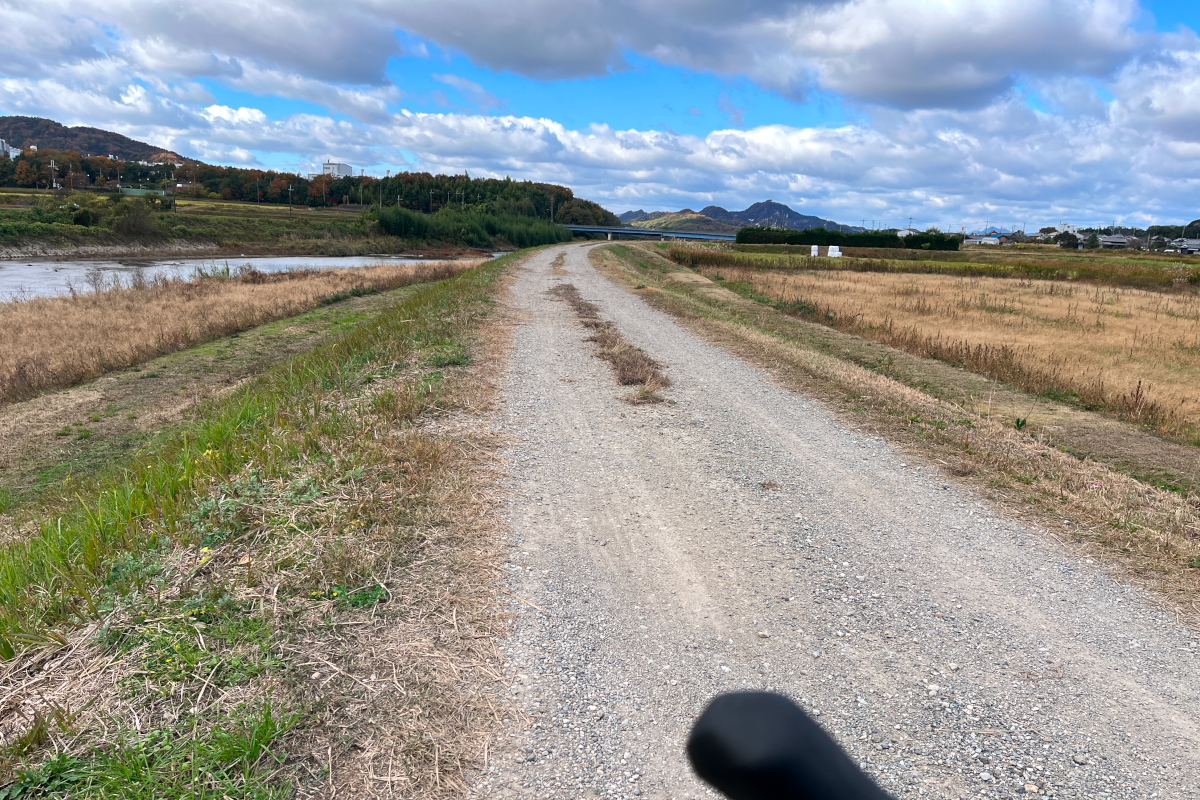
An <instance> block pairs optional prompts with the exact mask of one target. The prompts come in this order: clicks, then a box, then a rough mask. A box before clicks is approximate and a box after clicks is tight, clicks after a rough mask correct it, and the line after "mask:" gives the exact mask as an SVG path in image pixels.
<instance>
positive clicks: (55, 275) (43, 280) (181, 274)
mask: <svg viewBox="0 0 1200 800" xmlns="http://www.w3.org/2000/svg"><path fill="white" fill-rule="evenodd" d="M497 255H498V254H497ZM433 260H435V259H429V258H404V257H401V256H388V255H378V256H261V257H259V256H254V257H251V256H238V257H235V258H216V259H214V258H162V259H130V260H128V261H40V260H24V261H0V302H2V301H6V300H12V299H16V298H30V297H45V296H52V295H58V294H66V293H67V292H68V291H70V290H71V288H72V287H74V289H75V290H76V291H79V292H90V291H91V290H92V288H93V286H94V285H96V284H97V283H99V282H101V281H102V282H103V285H111V283H112V281H113V279H114V278H117V279H119V280H120V281H121V282H122V283H124V284H126V285H128V284H129V282H130V280H131V279H132V278H133V275H134V273H135V272H136V271H137V270H141V271H142V275H143V276H144V277H145V278H146V279H150V278H154V277H158V276H160V275H165V276H169V277H173V278H188V277H191V276H193V275H196V274H197V273H198V272H201V271H205V272H212V271H213V270H224V269H225V267H226V266H228V267H229V269H231V270H237V269H238V268H239V267H242V266H245V265H250V266H252V267H254V268H255V269H257V270H259V271H261V272H282V271H285V270H291V269H345V268H347V267H367V266H373V265H375V264H387V263H414V262H421V261H433Z"/></svg>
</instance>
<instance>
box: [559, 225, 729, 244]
mask: <svg viewBox="0 0 1200 800" xmlns="http://www.w3.org/2000/svg"><path fill="white" fill-rule="evenodd" d="M563 227H564V228H566V229H567V230H569V231H571V232H572V233H607V234H608V238H609V239H612V238H613V234H614V233H615V234H618V235H620V236H653V237H657V238H659V239H707V240H710V241H718V242H734V241H737V234H734V233H704V232H703V231H656V230H651V229H648V228H606V227H604V226H601V225H563Z"/></svg>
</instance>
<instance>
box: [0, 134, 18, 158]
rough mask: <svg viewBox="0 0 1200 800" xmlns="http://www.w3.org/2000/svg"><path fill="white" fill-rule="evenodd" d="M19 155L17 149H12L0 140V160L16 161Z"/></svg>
mask: <svg viewBox="0 0 1200 800" xmlns="http://www.w3.org/2000/svg"><path fill="white" fill-rule="evenodd" d="M19 155H21V149H20V148H19V147H13V146H12V145H10V144H9V143H8V142H6V141H4V140H3V139H0V158H7V159H9V160H10V161H16V160H17V156H19Z"/></svg>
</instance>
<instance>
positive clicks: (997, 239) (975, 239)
mask: <svg viewBox="0 0 1200 800" xmlns="http://www.w3.org/2000/svg"><path fill="white" fill-rule="evenodd" d="M1010 241H1011V240H1010V239H1009V238H1008V237H1007V236H1005V235H1003V234H1001V235H1000V236H968V237H967V238H966V239H964V240H963V244H990V245H994V246H999V245H1002V244H1008V243H1009V242H1010Z"/></svg>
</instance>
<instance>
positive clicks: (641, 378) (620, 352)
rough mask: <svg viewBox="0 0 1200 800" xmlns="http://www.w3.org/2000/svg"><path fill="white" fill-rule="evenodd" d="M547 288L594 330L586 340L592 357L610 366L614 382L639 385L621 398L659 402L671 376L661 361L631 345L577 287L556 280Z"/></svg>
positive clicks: (637, 401) (638, 403) (631, 401)
mask: <svg viewBox="0 0 1200 800" xmlns="http://www.w3.org/2000/svg"><path fill="white" fill-rule="evenodd" d="M550 291H551V294H553V295H554V296H555V297H558V298H559V299H561V300H564V301H566V303H567V304H568V305H570V306H571V307H572V308H573V309H575V313H577V314H578V315H579V319H580V321H581V322H582V323H583V324H584V326H585V327H588V328H591V329H592V330H593V331H594V333H592V335H591V336H589V337H588V338H587V340H588V341H589V342H592V343H593V344H594V345H596V352H595V355H596V357H597V358H599V359H602V360H604V361H607V362H608V363H609V364H610V365H611V366H612V368H613V374H614V376H615V377H616V379H617V383H619V384H621V385H622V386H639V387H641V388H640V389H639V390H638V391H637V392H634V393H633V394H631V395H628V396H627V397H626V398H625V400H626V401H627V402H629V403H632V404H633V405H647V404H651V403H661V402H663V399H664V398H663V397H662V395H661V394H660V391H661V390H662V389H665V388H666V387H668V386H670V385H671V379H670V378H668V377H667V376H666V375H665V374H664V373H663V371H662V370H663V365H662V364H661V363H659V362H658V361H656V360H654V359H653V358H651V357H650V356H648V355H646V353H645V352H644V351H643V350H641V349H639V348H637V347H634V346H633V345H631V344H630V343H629V342H628V341H627V340H626V339H625V337H624V336H622V335H621V332H620V331H619V330H617V328H616V326H615V325H613V324H612V323H611V322H608V321H607V320H604V319H603V318H601V316H600V313H599V311H597V310H596V307H595V306H594V305H592V304H591V303H589V302H587V301H586V300H584V299H583V297H582V296H581V295H580V294H579V290H578V289H576V288H575V287H574V286H572V285H571V284H569V283H564V284H560V285H558V286H556V287H554V288H553V289H551V290H550Z"/></svg>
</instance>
